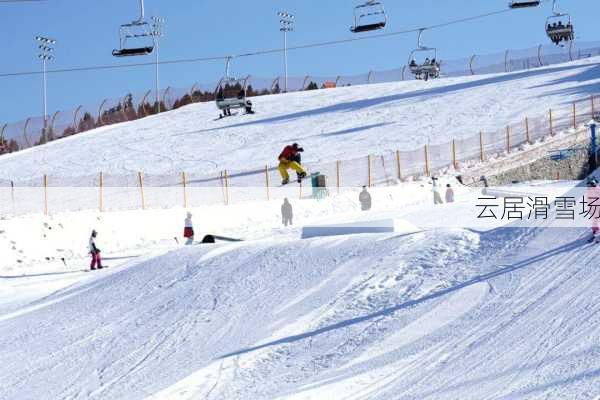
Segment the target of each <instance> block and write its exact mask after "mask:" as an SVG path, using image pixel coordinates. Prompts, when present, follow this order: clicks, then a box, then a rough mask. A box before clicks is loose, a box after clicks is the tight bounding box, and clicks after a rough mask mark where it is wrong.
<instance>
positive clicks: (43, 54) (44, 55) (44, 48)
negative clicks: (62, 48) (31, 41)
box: [35, 36, 56, 143]
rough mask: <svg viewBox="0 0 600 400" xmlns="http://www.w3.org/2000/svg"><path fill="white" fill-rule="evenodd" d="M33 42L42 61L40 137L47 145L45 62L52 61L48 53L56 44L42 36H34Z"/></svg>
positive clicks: (52, 57)
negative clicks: (42, 113) (42, 107)
mask: <svg viewBox="0 0 600 400" xmlns="http://www.w3.org/2000/svg"><path fill="white" fill-rule="evenodd" d="M35 40H37V41H38V43H39V45H38V49H39V54H38V57H39V58H40V59H41V60H42V69H43V76H44V83H43V86H44V129H43V131H42V137H43V139H44V143H48V132H47V131H48V105H47V92H48V88H47V79H46V62H47V61H50V60H53V59H54V56H52V55H51V54H50V53H51V52H53V51H54V47H52V46H53V45H55V44H56V40H54V39H50V38H47V37H43V36H36V37H35Z"/></svg>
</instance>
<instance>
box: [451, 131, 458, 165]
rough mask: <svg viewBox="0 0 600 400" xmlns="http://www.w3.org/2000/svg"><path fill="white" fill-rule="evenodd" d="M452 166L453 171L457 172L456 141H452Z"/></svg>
mask: <svg viewBox="0 0 600 400" xmlns="http://www.w3.org/2000/svg"><path fill="white" fill-rule="evenodd" d="M452 166H453V167H454V170H455V171H458V165H457V162H456V140H455V139H452Z"/></svg>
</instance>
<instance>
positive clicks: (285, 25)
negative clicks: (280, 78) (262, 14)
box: [277, 11, 296, 93]
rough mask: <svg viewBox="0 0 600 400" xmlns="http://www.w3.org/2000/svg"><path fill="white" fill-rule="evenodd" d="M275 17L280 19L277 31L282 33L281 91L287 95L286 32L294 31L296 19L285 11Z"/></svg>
mask: <svg viewBox="0 0 600 400" xmlns="http://www.w3.org/2000/svg"><path fill="white" fill-rule="evenodd" d="M277 15H279V17H280V20H279V24H280V28H279V30H280V31H281V32H283V65H284V69H285V81H284V89H283V91H284V92H286V93H287V91H288V61H287V34H288V32H293V31H294V19H295V18H296V17H295V16H294V15H293V14H290V13H288V12H287V11H279V12H278V13H277Z"/></svg>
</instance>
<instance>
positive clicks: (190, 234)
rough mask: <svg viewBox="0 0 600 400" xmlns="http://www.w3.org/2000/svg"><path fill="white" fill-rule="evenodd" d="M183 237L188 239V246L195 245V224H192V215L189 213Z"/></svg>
mask: <svg viewBox="0 0 600 400" xmlns="http://www.w3.org/2000/svg"><path fill="white" fill-rule="evenodd" d="M183 237H184V238H186V239H187V242H185V244H186V245H189V244H193V243H194V224H193V223H192V213H191V212H188V213H187V217H186V219H185V222H184V228H183Z"/></svg>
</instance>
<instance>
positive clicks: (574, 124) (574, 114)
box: [573, 102, 577, 129]
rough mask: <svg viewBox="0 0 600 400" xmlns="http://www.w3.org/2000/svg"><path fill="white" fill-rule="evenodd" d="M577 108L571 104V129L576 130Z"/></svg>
mask: <svg viewBox="0 0 600 400" xmlns="http://www.w3.org/2000/svg"><path fill="white" fill-rule="evenodd" d="M576 107H577V106H576V105H575V102H573V129H577V108H576Z"/></svg>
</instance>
